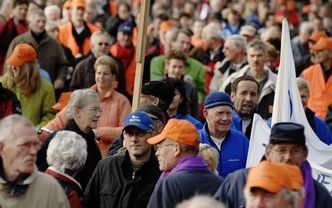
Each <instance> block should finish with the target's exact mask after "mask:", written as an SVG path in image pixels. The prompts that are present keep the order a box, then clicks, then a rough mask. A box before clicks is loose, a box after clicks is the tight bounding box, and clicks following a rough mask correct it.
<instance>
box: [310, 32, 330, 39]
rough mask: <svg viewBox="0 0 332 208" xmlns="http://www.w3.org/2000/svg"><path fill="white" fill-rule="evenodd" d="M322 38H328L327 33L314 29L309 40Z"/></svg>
mask: <svg viewBox="0 0 332 208" xmlns="http://www.w3.org/2000/svg"><path fill="white" fill-rule="evenodd" d="M320 38H327V35H326V33H325V32H324V31H314V32H313V33H312V34H311V35H310V37H309V41H313V42H317V41H318V40H319V39H320Z"/></svg>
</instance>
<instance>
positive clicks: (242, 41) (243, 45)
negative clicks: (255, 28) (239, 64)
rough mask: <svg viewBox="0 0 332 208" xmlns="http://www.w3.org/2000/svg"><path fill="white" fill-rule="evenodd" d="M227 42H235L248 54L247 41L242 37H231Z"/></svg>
mask: <svg viewBox="0 0 332 208" xmlns="http://www.w3.org/2000/svg"><path fill="white" fill-rule="evenodd" d="M227 40H233V41H234V43H235V45H236V46H238V47H240V48H241V49H242V51H244V52H246V49H247V46H246V45H247V41H246V40H245V39H244V38H243V37H242V36H241V35H231V36H229V37H227V39H226V41H227Z"/></svg>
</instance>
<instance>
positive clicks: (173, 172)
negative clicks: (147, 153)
mask: <svg viewBox="0 0 332 208" xmlns="http://www.w3.org/2000/svg"><path fill="white" fill-rule="evenodd" d="M148 143H149V144H152V145H155V148H156V156H157V158H158V162H159V169H160V170H161V171H163V173H162V175H161V176H160V178H159V181H158V183H157V185H156V187H155V190H154V191H153V193H152V195H151V198H150V201H149V204H148V206H147V207H148V208H168V207H175V205H176V204H177V203H179V202H181V201H183V200H184V199H188V198H190V197H192V196H194V195H195V194H208V195H211V194H212V193H214V192H215V191H216V187H217V186H218V184H221V182H222V179H221V178H220V177H218V176H216V175H214V174H213V173H211V172H210V171H209V169H208V166H207V164H206V163H205V162H204V160H203V158H201V157H198V156H197V154H198V149H199V134H198V132H197V130H196V128H195V126H194V125H193V124H191V123H190V122H189V121H186V120H178V119H170V120H169V121H168V123H167V124H166V126H165V128H164V129H163V131H162V132H161V133H160V134H159V135H157V136H154V137H152V138H150V139H148Z"/></svg>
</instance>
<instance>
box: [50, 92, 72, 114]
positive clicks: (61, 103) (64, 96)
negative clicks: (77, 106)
mask: <svg viewBox="0 0 332 208" xmlns="http://www.w3.org/2000/svg"><path fill="white" fill-rule="evenodd" d="M71 93H72V92H63V93H61V95H60V98H59V100H58V102H57V103H55V105H53V106H52V108H53V109H55V110H58V111H61V110H62V109H63V108H64V107H66V105H67V104H68V102H69V99H70V96H71Z"/></svg>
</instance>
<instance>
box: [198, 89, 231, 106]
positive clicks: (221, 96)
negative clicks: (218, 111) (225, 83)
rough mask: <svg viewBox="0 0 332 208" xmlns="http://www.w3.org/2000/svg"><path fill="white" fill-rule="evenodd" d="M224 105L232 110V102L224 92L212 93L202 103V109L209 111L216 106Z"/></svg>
mask: <svg viewBox="0 0 332 208" xmlns="http://www.w3.org/2000/svg"><path fill="white" fill-rule="evenodd" d="M221 105H226V106H229V107H231V108H232V109H233V102H232V100H231V98H230V97H229V95H228V94H227V93H224V92H213V93H211V94H210V95H209V96H207V98H206V99H205V102H204V108H205V109H209V108H213V107H216V106H221Z"/></svg>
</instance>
